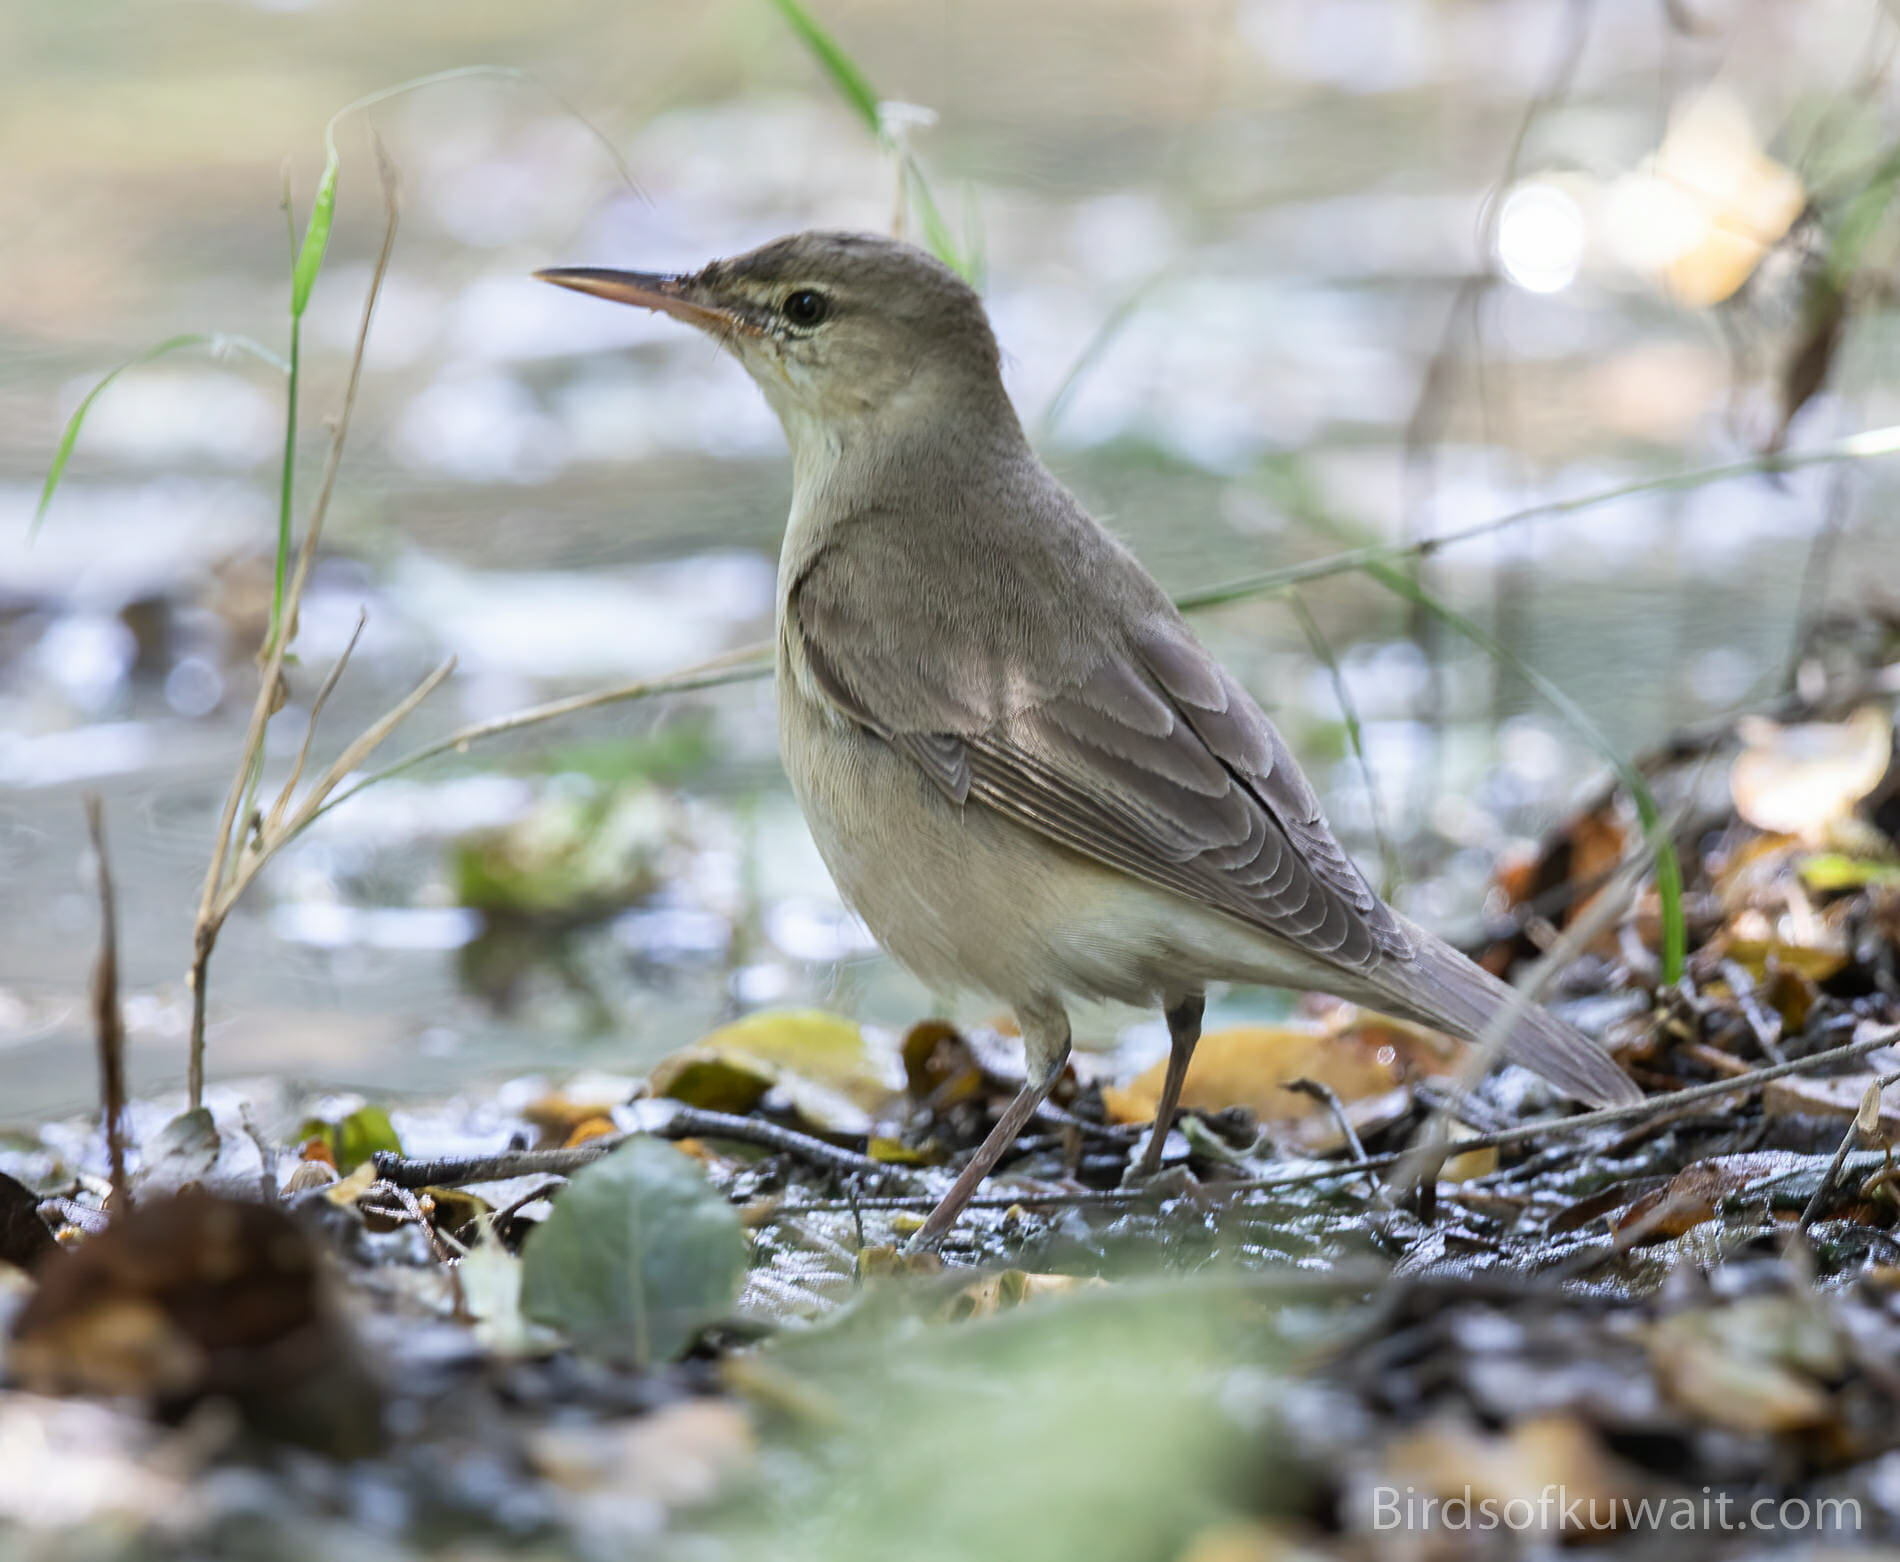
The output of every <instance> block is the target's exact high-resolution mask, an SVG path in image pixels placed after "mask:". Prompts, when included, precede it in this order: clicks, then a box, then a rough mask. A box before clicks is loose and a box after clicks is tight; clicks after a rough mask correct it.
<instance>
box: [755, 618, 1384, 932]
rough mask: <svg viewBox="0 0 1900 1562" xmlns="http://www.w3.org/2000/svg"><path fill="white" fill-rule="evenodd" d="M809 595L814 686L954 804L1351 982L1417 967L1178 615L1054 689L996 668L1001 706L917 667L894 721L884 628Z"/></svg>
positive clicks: (1148, 627)
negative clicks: (936, 683) (1255, 933)
mask: <svg viewBox="0 0 1900 1562" xmlns="http://www.w3.org/2000/svg"><path fill="white" fill-rule="evenodd" d="M803 585H804V583H801V587H800V588H799V589H795V590H794V591H793V592H792V593H791V596H790V598H789V602H788V608H789V610H790V611H791V612H793V613H794V614H795V615H796V618H797V626H796V627H797V631H798V633H799V635H800V646H801V649H802V651H803V653H804V657H805V661H806V664H807V666H808V667H809V668H810V670H811V673H812V676H813V678H814V679H815V680H816V682H817V683H818V685H819V687H820V688H821V689H822V690H823V691H824V693H825V694H826V696H827V697H828V698H829V699H831V701H832V702H833V703H834V704H835V705H837V707H838V708H839V709H840V710H841V711H842V712H843V713H844V714H845V715H846V716H847V717H849V718H850V719H851V720H853V721H855V722H857V723H858V724H860V725H861V726H863V727H865V728H867V729H868V730H870V731H872V732H874V733H876V734H877V735H878V736H880V737H882V738H884V739H885V740H886V741H888V742H890V743H891V744H892V745H893V746H894V747H896V748H897V749H898V750H899V751H900V752H902V753H904V754H906V755H907V756H908V757H909V758H910V759H911V760H912V761H913V762H914V763H915V764H916V765H917V766H918V767H919V769H920V770H922V771H923V773H924V774H925V775H926V776H928V777H929V778H930V780H931V782H932V783H933V784H934V785H936V786H937V787H938V788H939V789H940V790H941V791H942V792H943V793H944V795H945V796H946V797H948V798H949V799H950V800H951V801H953V802H955V803H958V804H961V805H968V804H972V803H974V804H976V805H979V806H982V807H987V808H991V809H994V810H995V811H996V812H998V813H1000V814H1002V815H1004V816H1005V817H1007V818H1010V819H1012V820H1014V821H1015V822H1016V823H1018V824H1021V825H1023V826H1024V827H1025V828H1027V829H1030V830H1033V831H1035V832H1037V833H1038V834H1040V835H1042V836H1044V837H1046V838H1047V839H1049V840H1051V841H1054V842H1056V843H1058V844H1059V845H1062V846H1065V847H1067V848H1068V849H1070V850H1072V851H1075V852H1078V853H1080V854H1081V855H1083V856H1085V857H1089V858H1091V859H1093V860H1095V861H1097V862H1100V863H1103V864H1104V865H1106V866H1109V867H1113V868H1117V869H1120V870H1121V871H1123V872H1125V873H1128V874H1130V875H1132V876H1133V877H1135V878H1138V879H1141V880H1144V881H1146V882H1147V883H1150V884H1153V885H1156V886H1157V887H1159V888H1162V889H1166V890H1170V891H1172V892H1174V893H1176V894H1180V895H1183V896H1186V897H1187V898H1189V899H1191V900H1195V901H1199V902H1201V903H1202V904H1205V905H1208V906H1211V907H1213V908H1214V909H1216V910H1219V911H1222V912H1224V913H1226V914H1227V915H1230V916H1233V917H1236V918H1238V919H1239V920H1241V921H1243V922H1246V923H1250V924H1252V925H1254V926H1256V927H1259V928H1260V929H1262V930H1263V931H1265V932H1268V933H1271V934H1274V935H1275V936H1277V937H1280V938H1284V939H1287V940H1289V941H1291V942H1294V943H1297V944H1298V945H1299V946H1300V947H1301V948H1303V949H1305V950H1307V951H1309V952H1311V953H1313V954H1316V955H1320V956H1322V957H1324V958H1327V959H1330V960H1332V961H1334V962H1336V963H1337V964H1339V965H1341V966H1344V967H1348V968H1350V969H1354V970H1366V969H1369V968H1370V967H1372V966H1374V965H1376V964H1377V963H1379V961H1380V960H1381V959H1383V958H1384V957H1387V956H1398V957H1401V958H1406V957H1409V956H1410V955H1411V954H1412V952H1413V941H1412V938H1411V935H1410V934H1409V933H1408V932H1407V930H1406V929H1405V927H1404V925H1403V924H1402V923H1401V922H1400V921H1399V920H1398V919H1397V918H1396V917H1395V916H1394V915H1393V914H1392V912H1391V911H1390V910H1389V909H1388V908H1387V907H1386V906H1385V905H1384V903H1383V902H1381V901H1380V900H1379V898H1378V896H1377V895H1375V894H1374V893H1373V891H1372V888H1371V886H1370V885H1368V884H1367V883H1366V881H1365V878H1364V877H1363V875H1361V874H1360V872H1359V870H1358V869H1357V868H1356V867H1355V866H1354V865H1353V862H1352V860H1351V858H1349V857H1348V856H1347V855H1346V852H1345V850H1344V848H1343V847H1341V846H1340V844H1339V842H1338V841H1337V839H1335V838H1334V836H1333V833H1332V831H1331V830H1330V829H1329V828H1328V826H1327V824H1326V821H1325V819H1324V817H1323V816H1322V815H1321V812H1320V807H1319V799H1318V797H1317V795H1316V794H1315V793H1314V791H1313V789H1312V787H1311V786H1310V785H1309V784H1308V782H1307V780H1306V778H1305V777H1304V776H1303V775H1302V774H1301V773H1300V770H1299V767H1298V766H1297V765H1296V764H1295V763H1294V761H1293V757H1292V755H1291V754H1290V753H1289V752H1288V750H1287V748H1286V745H1285V744H1284V743H1283V742H1282V741H1281V739H1280V736H1279V734H1278V733H1277V732H1275V731H1274V729H1273V725H1272V723H1271V722H1269V721H1268V720H1267V718H1266V716H1265V714H1264V713H1263V712H1262V711H1261V710H1260V708H1259V706H1258V705H1256V704H1255V703H1254V702H1253V700H1252V699H1251V698H1249V696H1248V695H1247V693H1246V691H1245V690H1243V689H1242V688H1241V687H1240V685H1239V684H1238V683H1236V682H1235V681H1234V680H1233V678H1232V677H1230V676H1229V675H1228V674H1227V672H1226V671H1225V670H1224V669H1223V668H1222V667H1221V666H1220V664H1219V663H1217V662H1216V661H1215V660H1214V659H1213V658H1212V657H1211V656H1209V655H1208V654H1207V652H1206V651H1205V650H1203V649H1202V647H1201V646H1200V645H1199V644H1198V643H1197V642H1196V641H1195V640H1194V638H1193V637H1192V635H1190V634H1189V633H1188V630H1187V628H1186V626H1185V625H1184V624H1182V623H1180V621H1179V620H1178V619H1175V618H1170V617H1167V616H1162V615H1154V616H1152V617H1150V618H1149V619H1147V620H1146V621H1144V622H1142V623H1141V624H1140V625H1139V627H1138V628H1137V629H1136V630H1135V631H1134V632H1133V633H1132V634H1130V635H1127V636H1126V637H1125V638H1122V639H1120V640H1119V642H1118V641H1116V640H1109V641H1108V642H1107V643H1106V653H1105V654H1104V655H1102V656H1101V657H1100V658H1099V659H1098V661H1097V662H1096V664H1095V665H1094V666H1093V668H1092V669H1090V670H1088V671H1087V672H1086V673H1085V674H1084V675H1083V676H1081V677H1079V678H1074V679H1071V680H1069V681H1068V682H1067V683H1066V685H1065V686H1062V687H1056V688H1045V687H1040V686H1038V683H1037V680H1036V679H1035V677H1034V676H1033V672H1034V670H1033V669H1027V668H1003V667H998V668H996V669H995V671H994V672H993V673H992V674H991V675H990V676H989V677H988V679H987V688H988V689H989V690H990V691H1008V697H1007V699H1005V698H1004V697H1002V696H1001V695H1000V694H994V693H993V694H992V697H990V698H988V699H979V698H973V696H972V693H971V691H970V689H969V688H968V687H967V686H964V687H958V688H943V689H936V688H933V687H931V684H932V682H933V679H932V678H931V676H930V669H929V667H928V666H927V665H926V666H919V665H916V664H913V665H912V666H911V667H909V668H907V669H903V671H904V673H905V676H904V678H903V680H902V681H903V683H904V685H905V689H904V696H905V708H904V709H903V710H901V711H900V710H898V709H896V708H894V705H895V701H894V699H893V698H892V694H891V690H892V677H893V674H894V673H895V672H896V671H898V669H894V668H893V667H892V666H891V665H890V664H889V655H888V652H889V650H890V648H889V647H888V646H885V645H883V644H881V643H880V641H879V639H878V638H877V636H876V632H875V628H874V626H873V625H872V624H870V623H867V621H866V619H865V618H864V616H863V615H861V614H857V613H853V612H851V611H850V610H849V608H848V606H847V605H846V604H845V603H843V602H834V601H833V600H832V599H833V598H834V597H835V596H836V593H835V592H824V591H811V592H808V591H806V590H804V589H803ZM986 649H988V650H989V651H990V653H991V654H992V656H993V655H994V648H993V647H991V648H986ZM920 685H921V687H920Z"/></svg>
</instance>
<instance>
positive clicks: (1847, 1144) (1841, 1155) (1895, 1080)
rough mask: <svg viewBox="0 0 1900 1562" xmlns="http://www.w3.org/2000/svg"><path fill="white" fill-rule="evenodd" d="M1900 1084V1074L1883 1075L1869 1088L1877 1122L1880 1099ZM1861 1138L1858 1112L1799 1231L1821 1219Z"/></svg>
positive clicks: (1802, 1212) (1803, 1215)
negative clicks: (1831, 1194)
mask: <svg viewBox="0 0 1900 1562" xmlns="http://www.w3.org/2000/svg"><path fill="white" fill-rule="evenodd" d="M1894 1084H1900V1074H1882V1075H1881V1076H1880V1078H1879V1079H1877V1080H1875V1081H1874V1082H1873V1084H1871V1085H1870V1086H1868V1094H1869V1095H1871V1096H1872V1097H1873V1101H1874V1112H1875V1121H1876V1123H1878V1121H1879V1111H1880V1097H1881V1094H1882V1092H1884V1091H1885V1090H1886V1088H1887V1087H1888V1086H1889V1085H1894ZM1859 1138H1860V1113H1858V1112H1856V1113H1855V1114H1854V1116H1853V1117H1852V1118H1851V1119H1850V1120H1849V1122H1848V1124H1847V1132H1846V1133H1844V1134H1842V1135H1841V1142H1840V1144H1839V1145H1838V1146H1836V1148H1835V1151H1834V1159H1833V1160H1831V1161H1829V1162H1828V1163H1827V1170H1826V1171H1824V1172H1822V1173H1821V1186H1820V1187H1818V1188H1816V1189H1815V1190H1814V1197H1813V1198H1811V1199H1809V1200H1808V1202H1807V1206H1806V1208H1804V1209H1803V1210H1802V1211H1801V1220H1800V1223H1799V1226H1798V1228H1797V1229H1799V1230H1801V1231H1806V1230H1807V1229H1808V1227H1810V1226H1811V1225H1813V1224H1814V1223H1815V1221H1817V1220H1819V1219H1820V1218H1821V1211H1822V1210H1823V1209H1825V1208H1826V1207H1827V1200H1828V1195H1829V1194H1830V1193H1832V1192H1833V1191H1834V1184H1835V1182H1836V1180H1837V1179H1838V1178H1839V1177H1840V1175H1841V1168H1842V1167H1843V1166H1845V1165H1846V1164H1847V1157H1848V1154H1849V1153H1850V1152H1851V1151H1852V1150H1853V1148H1854V1142H1855V1141H1856V1140H1857V1139H1859Z"/></svg>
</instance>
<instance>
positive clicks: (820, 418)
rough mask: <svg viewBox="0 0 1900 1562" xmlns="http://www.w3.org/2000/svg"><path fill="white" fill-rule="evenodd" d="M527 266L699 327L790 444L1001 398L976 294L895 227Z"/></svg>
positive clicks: (965, 409)
mask: <svg viewBox="0 0 1900 1562" xmlns="http://www.w3.org/2000/svg"><path fill="white" fill-rule="evenodd" d="M535 275H536V276H538V277H540V278H541V279H542V280H543V281H545V282H553V283H557V284H559V285H560V286H561V287H569V288H574V289H575V290H577V291H579V292H582V293H592V294H594V295H595V296H596V297H599V298H607V299H612V300H614V301H615V302H617V303H623V304H638V305H640V306H641V307H643V308H646V309H655V310H658V311H660V312H661V313H663V314H669V315H672V316H673V317H674V318H676V319H679V320H684V321H686V322H687V323H688V324H690V325H695V326H698V327H699V328H700V329H701V330H703V331H705V332H707V333H708V334H709V335H711V336H712V337H713V338H714V339H715V340H716V341H718V342H719V344H720V345H721V346H723V347H725V348H726V349H727V350H728V351H729V352H731V353H732V354H733V356H734V357H736V358H737V359H738V360H739V361H740V363H742V364H744V365H745V367H746V370H747V372H749V373H750V374H751V376H752V378H753V379H754V380H756V381H757V382H758V385H759V388H760V389H761V390H762V391H763V392H764V393H765V397H766V400H767V401H769V402H770V403H771V404H772V408H773V410H774V411H775V412H777V413H778V415H779V419H780V421H781V422H783V423H784V425H785V429H786V433H787V435H788V437H789V438H790V440H791V443H792V448H793V453H794V455H795V456H796V455H803V454H805V453H807V451H808V450H812V451H813V453H815V448H814V447H815V444H816V443H822V444H825V445H829V446H831V447H833V448H837V447H839V446H842V445H843V444H846V443H849V442H851V441H853V440H854V439H855V438H857V437H860V436H862V435H865V434H867V433H870V432H872V431H876V432H880V433H883V432H888V431H889V430H890V429H891V427H892V426H893V425H894V424H896V425H901V424H902V423H903V422H905V421H906V420H934V419H943V418H946V417H957V416H959V415H962V416H966V417H967V416H968V415H969V414H970V413H971V412H978V411H980V412H983V413H990V412H993V411H994V410H995V408H996V406H997V404H999V403H1000V404H1001V405H1002V407H1003V408H1005V409H1006V408H1007V405H1008V403H1007V399H1006V398H1005V397H1004V395H1003V391H1002V385H1001V380H1000V377H999V370H998V357H997V350H996V338H995V337H994V335H992V334H991V331H990V324H989V320H988V318H987V317H986V316H985V314H984V312H983V304H982V301H981V300H980V299H979V298H978V297H977V295H976V293H975V292H974V291H973V290H972V289H971V288H970V287H969V285H968V284H967V283H965V282H964V281H963V279H962V278H961V277H959V276H958V275H957V274H956V273H955V272H954V271H952V270H951V269H950V268H949V267H948V266H945V265H943V264H942V263H941V262H939V261H937V260H934V259H932V258H931V257H930V256H929V255H927V254H925V253H924V252H923V251H922V250H920V249H916V248H914V247H912V246H911V245H908V244H904V243H900V242H899V241H898V240H896V239H887V238H880V237H878V236H876V235H874V234H868V233H828V232H813V233H796V234H793V235H791V236H790V237H789V238H783V239H775V240H774V241H773V242H772V243H770V244H766V245H763V246H761V247H760V248H758V249H755V250H752V251H751V252H750V253H748V254H744V255H739V256H735V257H734V258H733V259H731V260H715V261H713V262H712V263H711V264H710V265H707V266H704V267H702V268H701V269H700V270H698V271H695V272H691V273H689V274H684V275H664V274H660V273H655V272H644V271H608V270H600V269H596V268H592V267H560V268H556V269H553V270H548V271H539V272H536V273H535ZM1012 416H1013V415H1012Z"/></svg>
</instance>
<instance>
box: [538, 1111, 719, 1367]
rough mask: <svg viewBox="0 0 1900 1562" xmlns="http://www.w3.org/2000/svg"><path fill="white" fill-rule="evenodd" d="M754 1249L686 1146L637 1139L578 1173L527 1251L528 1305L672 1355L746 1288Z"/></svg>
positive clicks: (554, 1324) (545, 1318) (588, 1341)
mask: <svg viewBox="0 0 1900 1562" xmlns="http://www.w3.org/2000/svg"><path fill="white" fill-rule="evenodd" d="M747 1254H748V1249H747V1245H746V1237H745V1229H744V1227H743V1226H741V1225H740V1223H739V1216H738V1214H737V1212H736V1211H735V1210H734V1209H733V1208H732V1206H731V1205H730V1204H728V1203H727V1202H726V1200H725V1199H724V1198H723V1197H722V1196H721V1195H720V1194H719V1193H718V1192H717V1191H716V1190H715V1189H714V1188H713V1187H712V1186H711V1185H710V1184H708V1183H707V1181H706V1179H705V1177H704V1176H703V1175H702V1174H701V1172H700V1170H699V1167H698V1166H697V1165H696V1164H695V1163H694V1162H693V1160H692V1158H691V1157H690V1156H687V1155H685V1154H683V1153H682V1152H680V1151H678V1150H675V1149H674V1148H673V1147H672V1146H670V1145H668V1144H665V1143H663V1142H661V1141H660V1140H658V1139H650V1138H646V1137H644V1136H640V1137H635V1138H632V1139H629V1140H628V1141H627V1142H626V1143H625V1144H623V1145H622V1146H621V1147H620V1148H619V1149H618V1150H615V1151H614V1152H613V1154H611V1155H609V1156H606V1157H605V1158H603V1159H601V1160H598V1161H596V1162H594V1164H593V1165H591V1166H588V1167H585V1168H583V1169H582V1170H581V1171H580V1172H578V1173H576V1174H575V1176H574V1179H573V1181H572V1182H570V1183H569V1184H568V1185H567V1188H566V1189H565V1190H564V1191H563V1192H562V1193H561V1195H560V1196H559V1197H558V1198H557V1199H556V1200H555V1201H554V1213H553V1214H551V1215H550V1216H549V1217H548V1218H547V1220H546V1222H544V1223H543V1225H542V1226H541V1228H540V1230H538V1231H536V1232H535V1234H534V1235H533V1236H532V1237H530V1238H529V1239H528V1243H527V1246H526V1249H525V1250H524V1252H523V1254H522V1276H521V1311H522V1312H523V1314H525V1315H526V1316H527V1317H528V1318H529V1319H531V1320H532V1321H534V1322H535V1323H542V1324H546V1325H548V1326H549V1327H550V1328H555V1329H559V1330H560V1331H561V1332H562V1333H564V1334H565V1335H567V1337H568V1338H569V1339H570V1340H572V1341H573V1342H574V1343H575V1344H576V1345H577V1346H579V1347H580V1348H582V1349H583V1350H587V1351H592V1352H594V1353H595V1354H597V1355H603V1356H611V1357H614V1358H617V1359H621V1360H626V1361H630V1362H632V1363H633V1364H634V1365H635V1366H638V1367H642V1368H645V1367H650V1366H654V1365H656V1364H658V1363H661V1362H666V1361H671V1360H673V1359H674V1358H675V1357H677V1356H678V1355H679V1354H680V1353H681V1352H682V1351H683V1350H685V1348H686V1347H687V1346H688V1345H690V1344H691V1343H692V1341H693V1337H694V1336H695V1335H696V1334H698V1333H699V1331H700V1330H701V1329H703V1328H704V1327H705V1326H706V1325H707V1324H709V1323H712V1322H714V1321H715V1320H717V1319H718V1318H720V1317H722V1316H723V1315H724V1314H725V1313H726V1311H727V1310H728V1309H729V1308H730V1307H731V1306H732V1304H733V1301H734V1300H735V1299H736V1298H737V1296H738V1294H739V1286H740V1283H741V1282H742V1281H743V1280H744V1278H745V1271H746V1260H747Z"/></svg>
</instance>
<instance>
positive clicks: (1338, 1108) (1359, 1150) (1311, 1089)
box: [1280, 1079, 1366, 1166]
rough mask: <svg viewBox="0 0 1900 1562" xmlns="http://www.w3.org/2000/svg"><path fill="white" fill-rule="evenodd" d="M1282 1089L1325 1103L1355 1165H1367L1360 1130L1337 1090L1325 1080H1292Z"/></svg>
mask: <svg viewBox="0 0 1900 1562" xmlns="http://www.w3.org/2000/svg"><path fill="white" fill-rule="evenodd" d="M1280 1088H1281V1089H1282V1090H1291V1091H1294V1092H1295V1093H1296V1094H1299V1095H1303V1096H1311V1097H1312V1098H1313V1099H1314V1100H1315V1101H1320V1102H1323V1103H1324V1104H1325V1107H1326V1110H1327V1111H1328V1112H1330V1113H1332V1116H1333V1126H1334V1127H1335V1128H1337V1129H1338V1130H1339V1131H1340V1133H1341V1134H1342V1135H1343V1136H1344V1138H1345V1140H1346V1150H1347V1152H1348V1153H1349V1154H1350V1155H1351V1156H1352V1160H1353V1164H1354V1165H1355V1166H1363V1165H1365V1164H1366V1147H1365V1145H1364V1143H1363V1142H1362V1141H1361V1140H1360V1138H1359V1130H1358V1129H1357V1128H1354V1127H1353V1126H1352V1119H1351V1118H1350V1117H1348V1116H1347V1115H1346V1103H1345V1102H1344V1101H1342V1100H1340V1099H1339V1092H1338V1091H1337V1090H1335V1089H1333V1087H1332V1086H1331V1085H1329V1084H1327V1083H1326V1081H1325V1080H1323V1079H1291V1080H1288V1081H1287V1082H1286V1083H1285V1084H1284V1085H1282V1086H1281V1087H1280Z"/></svg>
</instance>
